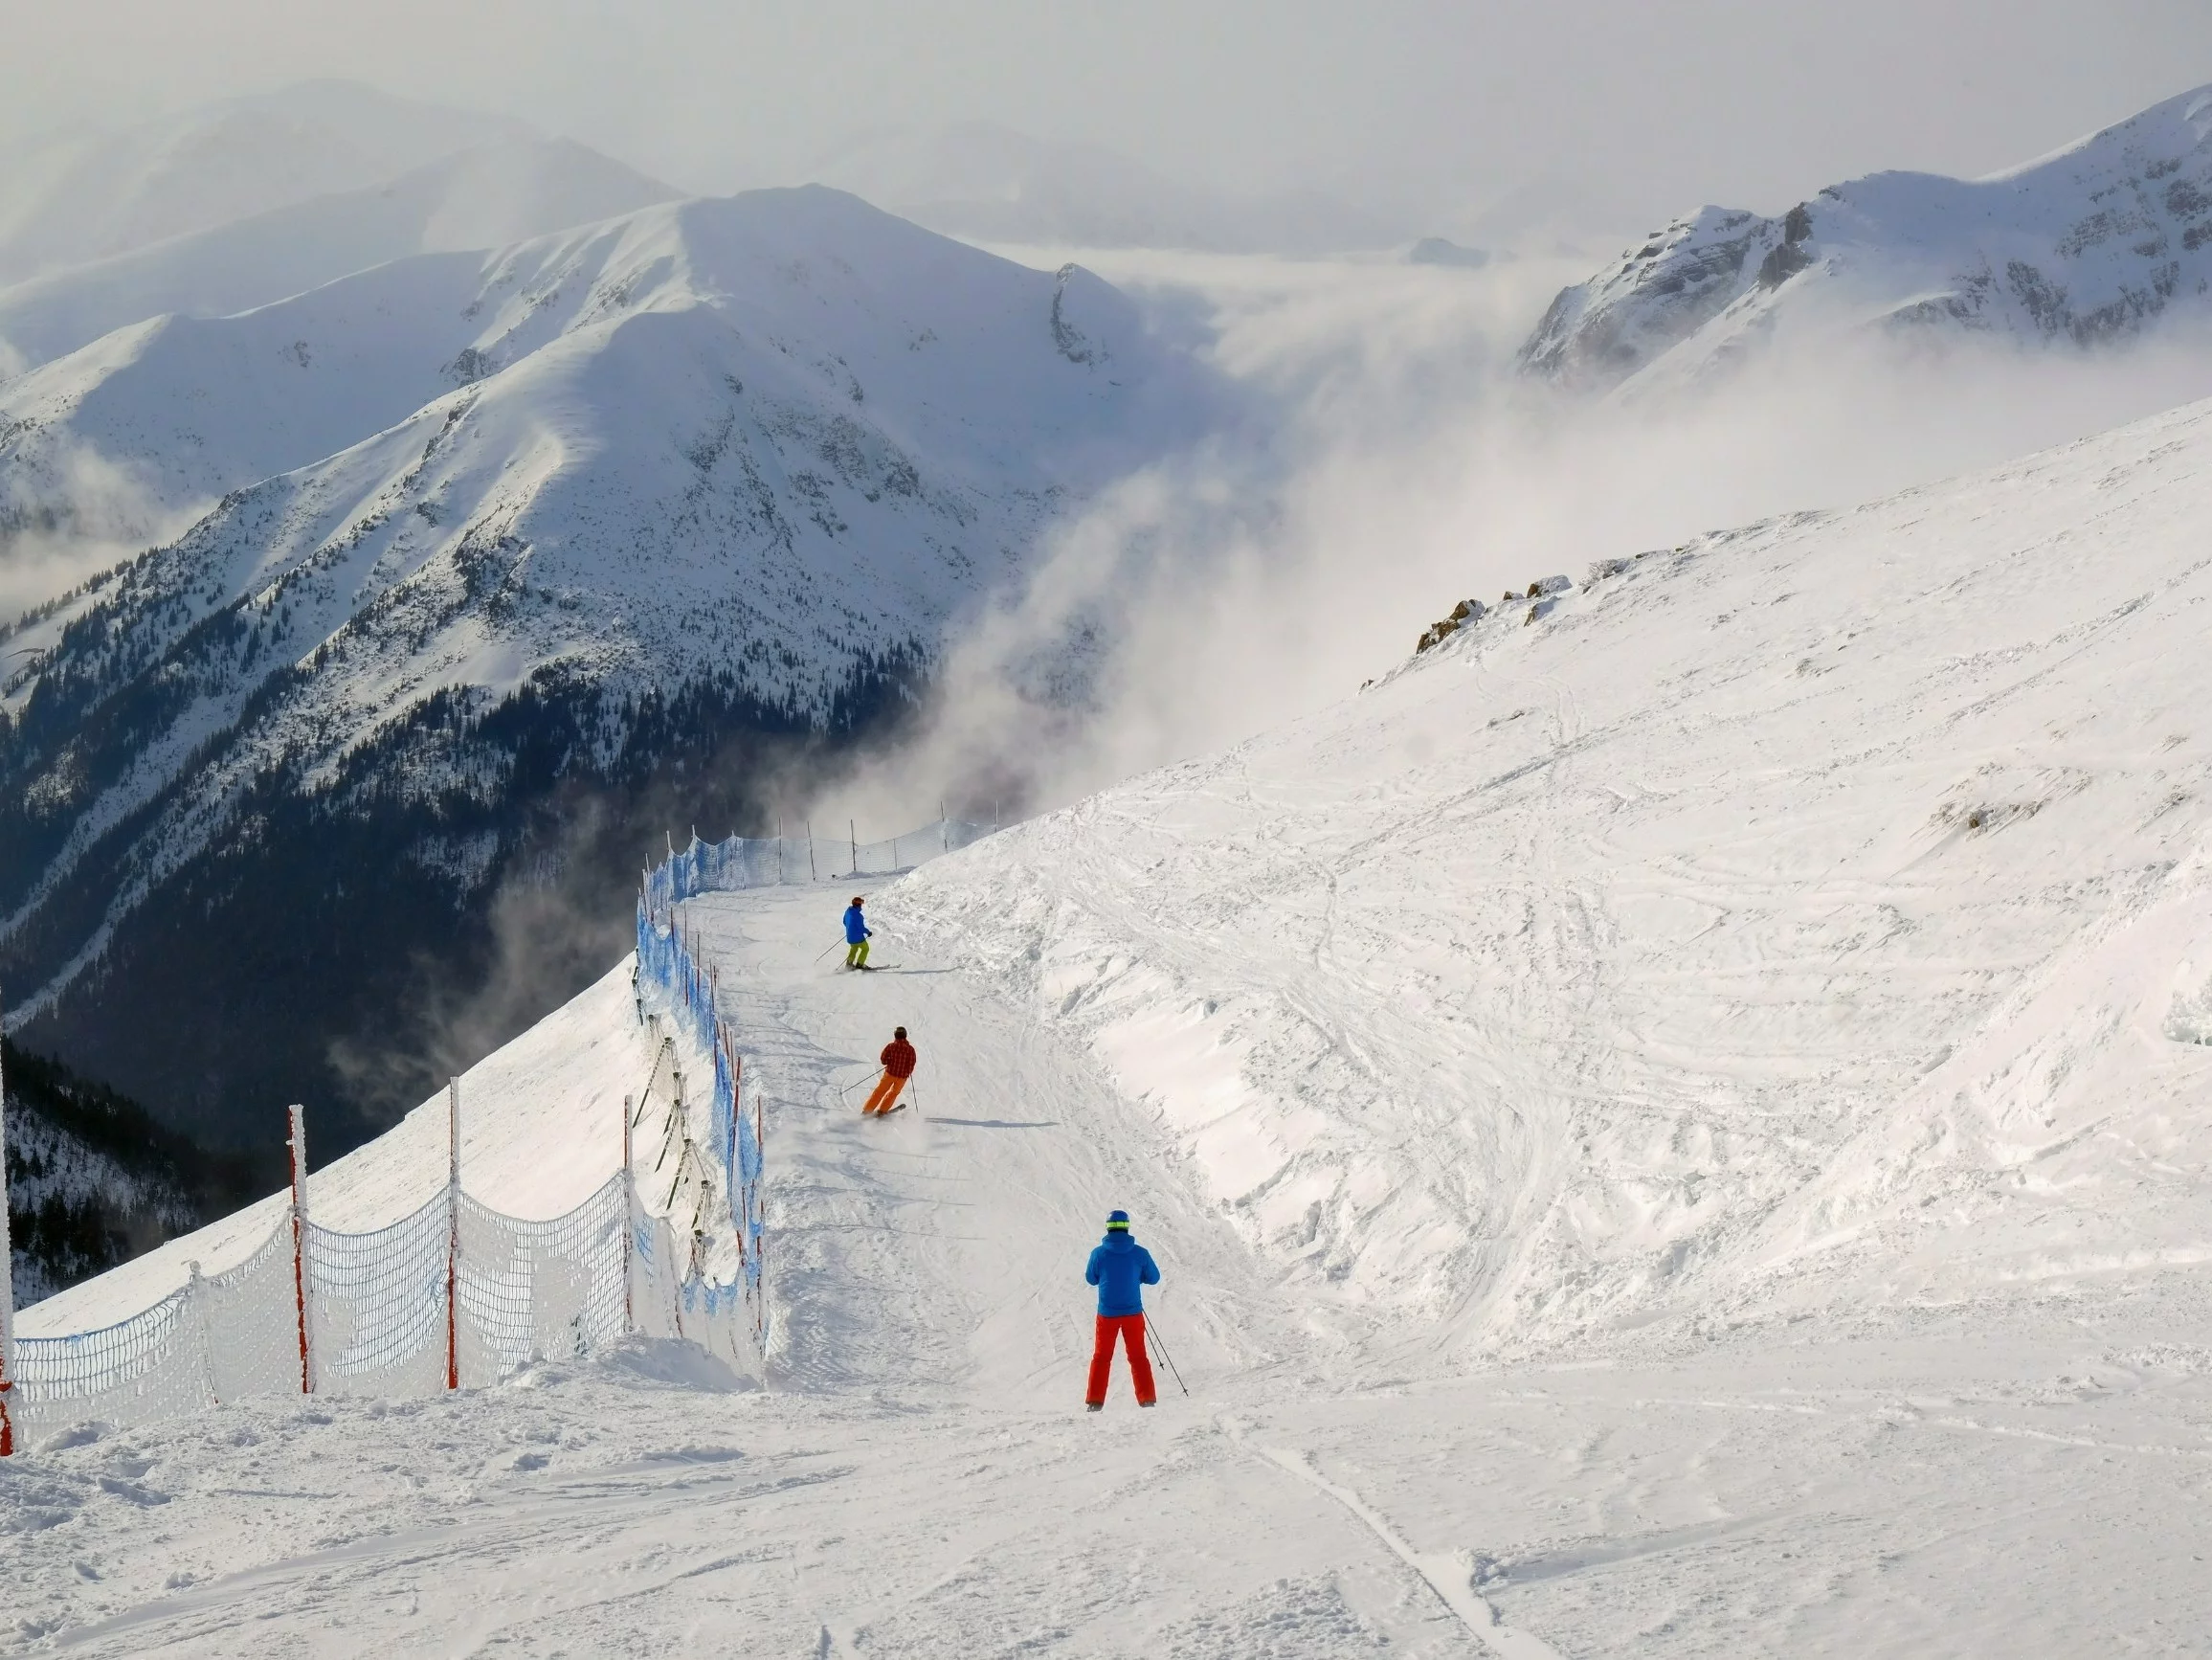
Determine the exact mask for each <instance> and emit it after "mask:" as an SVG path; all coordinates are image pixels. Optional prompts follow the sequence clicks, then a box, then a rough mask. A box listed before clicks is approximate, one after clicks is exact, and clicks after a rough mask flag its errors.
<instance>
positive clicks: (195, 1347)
mask: <svg viewBox="0 0 2212 1660" xmlns="http://www.w3.org/2000/svg"><path fill="white" fill-rule="evenodd" d="M199 1337H200V1333H199V1329H198V1321H197V1320H196V1318H195V1317H194V1313H193V1309H192V1298H191V1296H190V1292H189V1291H174V1292H171V1293H170V1294H169V1295H168V1296H166V1297H164V1298H163V1299H162V1300H161V1301H160V1302H158V1303H156V1304H155V1305H154V1306H153V1307H152V1308H150V1309H146V1310H144V1311H142V1312H139V1313H136V1314H133V1315H132V1316H131V1317H130V1318H129V1319H127V1320H119V1321H118V1322H116V1324H114V1325H112V1326H106V1327H103V1328H101V1330H100V1331H97V1332H78V1333H73V1334H71V1335H69V1336H66V1337H19V1338H17V1339H16V1341H15V1349H14V1355H13V1357H12V1361H11V1365H10V1367H9V1371H10V1373H11V1376H12V1377H13V1378H14V1380H15V1388H14V1391H13V1394H12V1397H11V1399H12V1401H13V1407H12V1410H13V1412H14V1414H15V1417H16V1422H17V1427H18V1428H19V1429H21V1430H22V1431H23V1433H24V1434H25V1435H26V1436H35V1435H39V1434H43V1433H45V1432H47V1431H49V1430H52V1429H56V1428H58V1427H60V1426H61V1425H63V1424H78V1423H81V1422H83V1421H84V1420H86V1419H94V1418H97V1419H102V1420H104V1421H106V1422H107V1423H110V1424H144V1423H146V1422H148V1421H149V1420H152V1419H156V1418H169V1417H174V1416H176V1415H177V1414H178V1413H182V1412H190V1411H192V1410H193V1409H195V1408H197V1407H201V1406H205V1405H206V1404H207V1403H208V1399H209V1396H208V1384H207V1370H206V1368H205V1366H204V1365H203V1364H202V1363H201V1360H200V1349H199Z"/></svg>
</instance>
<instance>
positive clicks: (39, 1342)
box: [8, 824, 984, 1438]
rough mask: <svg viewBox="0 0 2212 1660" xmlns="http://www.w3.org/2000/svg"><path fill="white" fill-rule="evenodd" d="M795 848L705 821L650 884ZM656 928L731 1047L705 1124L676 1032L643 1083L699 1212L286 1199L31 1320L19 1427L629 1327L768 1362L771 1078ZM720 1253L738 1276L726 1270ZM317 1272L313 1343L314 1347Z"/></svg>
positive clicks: (953, 829)
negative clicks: (127, 1286)
mask: <svg viewBox="0 0 2212 1660" xmlns="http://www.w3.org/2000/svg"><path fill="white" fill-rule="evenodd" d="M983 833H984V832H983V830H982V828H981V827H980V826H975V825H955V824H946V825H933V826H930V827H929V828H928V829H927V830H926V831H924V832H920V833H917V834H916V835H914V836H910V837H900V838H895V839H894V840H893V841H891V842H888V843H880V844H878V845H877V847H876V848H875V849H873V850H871V849H870V848H867V847H862V848H861V849H860V855H861V862H862V864H863V866H865V864H866V861H867V859H868V858H869V857H871V856H873V857H877V858H881V859H883V860H885V861H888V862H890V863H892V864H897V863H898V862H900V861H902V860H904V861H905V862H906V863H914V862H916V861H918V860H919V859H920V858H923V857H927V855H928V854H929V853H932V852H935V851H938V850H940V849H942V848H943V847H946V846H958V845H960V844H962V843H963V842H965V841H972V840H974V838H975V837H976V836H977V835H980V834H983ZM800 851H801V852H802V853H803V851H804V848H803V844H802V846H801V849H800ZM847 851H848V853H849V852H850V851H851V849H849V848H848V849H847ZM820 852H821V849H820V848H819V847H817V848H816V854H817V861H818V858H819V855H820ZM848 868H849V866H848ZM779 870H780V871H784V872H786V873H788V875H789V876H790V877H791V879H793V880H796V879H797V874H796V870H795V868H794V867H793V849H792V846H791V845H790V844H788V843H787V844H784V845H783V846H781V847H780V848H779V847H778V845H777V844H776V843H774V842H772V841H767V842H762V841H753V842H746V841H735V840H733V841H729V842H724V843H721V844H719V845H717V846H714V847H708V846H706V845H705V844H704V843H700V842H696V841H695V842H694V843H693V845H692V847H691V848H689V849H687V850H686V851H685V852H684V853H682V854H679V855H676V856H675V857H674V858H672V859H671V860H670V861H669V863H668V864H664V865H662V866H661V867H660V868H659V870H657V871H654V872H652V873H651V875H650V877H649V878H648V883H647V889H648V894H649V895H650V894H659V895H662V896H665V897H667V899H668V902H669V903H670V904H673V902H674V900H675V899H679V898H683V897H688V896H689V895H690V894H692V893H695V892H700V891H704V890H705V889H707V888H710V887H717V886H733V887H734V886H752V885H754V884H757V883H760V882H766V881H774V880H777V879H778V877H777V876H776V875H775V874H772V873H771V872H773V871H779ZM637 936H638V975H639V979H640V982H641V983H652V984H655V985H658V986H659V987H660V988H662V989H663V990H664V991H666V992H667V993H668V994H669V998H670V1002H671V1004H672V1005H673V1010H674V1012H675V1014H676V1015H677V1017H678V1018H679V1020H680V1021H682V1022H683V1023H685V1024H686V1025H688V1026H689V1027H690V1029H691V1032H692V1034H693V1035H694V1036H695V1037H696V1038H697V1040H698V1042H699V1043H700V1046H701V1047H702V1048H704V1050H705V1051H706V1052H707V1054H708V1056H709V1057H710V1058H711V1061H712V1083H711V1088H710V1089H709V1090H708V1092H707V1095H706V1097H705V1099H704V1102H703V1103H702V1105H704V1107H705V1109H706V1110H707V1112H708V1114H709V1115H710V1123H709V1125H708V1127H707V1136H706V1138H705V1139H704V1140H701V1139H695V1138H694V1134H693V1131H692V1128H691V1116H690V1112H689V1110H687V1109H686V1108H685V1107H684V1105H683V1104H682V1102H681V1098H680V1095H681V1083H680V1079H679V1075H678V1074H677V1073H676V1070H675V1066H674V1057H675V1050H674V1047H673V1045H672V1044H671V1043H668V1042H667V1041H666V1040H665V1039H663V1040H662V1041H660V1042H659V1043H656V1045H655V1051H654V1059H653V1063H652V1067H651V1071H650V1073H649V1075H648V1077H647V1080H646V1084H645V1090H644V1096H654V1095H657V1094H658V1095H659V1096H660V1098H661V1099H662V1100H664V1101H665V1102H666V1103H667V1108H668V1111H667V1113H666V1114H665V1115H664V1117H663V1123H664V1125H666V1126H667V1128H666V1131H665V1133H664V1136H663V1140H664V1142H665V1145H664V1146H663V1148H662V1151H661V1153H660V1159H661V1161H662V1162H663V1163H665V1162H666V1160H667V1158H668V1156H669V1152H670V1150H671V1149H676V1150H678V1151H677V1153H676V1165H675V1168H674V1170H673V1173H672V1174H669V1175H661V1174H660V1173H659V1170H658V1169H656V1170H655V1173H654V1175H655V1178H656V1180H657V1181H658V1182H666V1183H668V1184H669V1185H668V1190H667V1192H666V1193H665V1194H662V1193H660V1191H659V1187H658V1186H656V1188H655V1200H654V1202H656V1203H658V1202H660V1200H662V1199H665V1200H666V1202H667V1203H668V1204H670V1205H673V1206H675V1207H676V1209H677V1210H678V1212H680V1217H678V1218H675V1219H672V1218H670V1217H664V1216H659V1215H652V1214H648V1213H647V1211H646V1210H645V1209H644V1208H643V1207H641V1206H640V1205H639V1203H638V1201H637V1194H636V1190H635V1189H634V1187H633V1185H632V1182H631V1178H630V1176H629V1174H628V1173H627V1172H618V1173H617V1174H616V1175H614V1177H612V1178H609V1179H608V1181H607V1182H606V1183H605V1184H604V1185H602V1186H601V1187H600V1188H599V1189H598V1191H597V1192H595V1193H593V1194H592V1196H591V1197H590V1198H589V1199H587V1200H584V1202H583V1203H582V1204H580V1205H578V1206H577V1207H576V1208H575V1209H574V1210H572V1211H570V1212H569V1213H568V1214H567V1215H566V1216H559V1217H554V1218H551V1219H550V1220H547V1221H545V1222H526V1221H524V1220H522V1219H521V1218H518V1217H510V1216H504V1215H502V1214H501V1213H500V1212H498V1211H495V1210H493V1209H491V1208H490V1207H489V1206H487V1205H484V1204H481V1203H480V1202H479V1201H478V1200H473V1199H471V1198H469V1197H468V1196H467V1195H465V1194H462V1195H458V1196H456V1195H452V1194H449V1193H447V1192H444V1191H440V1192H439V1193H437V1194H436V1196H434V1197H433V1198H431V1199H430V1200H427V1201H426V1202H425V1203H424V1204H422V1205H421V1206H420V1207H419V1208H418V1209H417V1210H415V1211H414V1212H413V1214H412V1215H410V1216H407V1217H403V1218H401V1219H400V1220H399V1221H398V1222H395V1223H391V1224H390V1225H388V1226H385V1227H381V1228H376V1229H373V1230H371V1231H369V1232H368V1233H341V1232H338V1231H337V1230H335V1229H332V1228H326V1227H322V1226H320V1225H317V1224H316V1223H313V1222H312V1220H310V1221H309V1222H308V1223H306V1225H305V1226H303V1227H296V1226H295V1223H294V1222H293V1219H292V1218H291V1216H289V1215H287V1216H285V1217H284V1218H283V1219H282V1220H280V1221H279V1223H278V1224H277V1225H276V1227H275V1228H274V1229H273V1230H272V1231H271V1233H270V1235H269V1237H268V1238H267V1239H265V1240H264V1241H262V1243H261V1244H260V1245H258V1246H257V1247H256V1248H255V1250H254V1251H253V1253H252V1254H251V1255H249V1256H248V1257H247V1258H246V1259H245V1260H244V1261H243V1262H241V1263H239V1264H237V1265H236V1266H235V1267H230V1268H226V1269H225V1270H223V1272H221V1273H219V1274H213V1275H210V1276H208V1277H206V1278H202V1277H200V1276H198V1275H197V1274H195V1275H194V1276H193V1277H192V1278H191V1280H190V1282H189V1283H188V1284H187V1285H186V1286H185V1287H184V1288H183V1289H182V1290H177V1291H175V1292H172V1293H171V1294H170V1295H168V1296H167V1297H164V1298H163V1299H162V1300H161V1301H160V1302H158V1303H156V1304H155V1305H154V1306H153V1307H152V1308H150V1309H146V1310H145V1311H143V1312H140V1313H137V1314H134V1315H132V1316H131V1317H130V1318H129V1319H127V1320H122V1321H119V1322H117V1323H116V1324H115V1325H113V1326H108V1327H105V1328H103V1329H101V1330H100V1331H97V1332H82V1333H77V1334H74V1335H68V1336H57V1337H29V1338H18V1339H17V1340H16V1341H15V1342H14V1343H13V1344H12V1345H11V1353H10V1355H9V1357H8V1358H9V1367H8V1370H9V1374H10V1376H11V1378H12V1379H13V1380H14V1384H15V1388H14V1390H13V1393H12V1396H11V1412H12V1416H13V1419H14V1422H15V1426H16V1428H17V1429H18V1430H19V1431H21V1432H22V1434H23V1435H24V1436H25V1437H26V1438H28V1437H32V1436H35V1435H38V1434H42V1433H49V1432H51V1431H52V1430H53V1429H55V1428H57V1427H60V1426H63V1425H66V1424H76V1423H81V1422H83V1421H85V1420H88V1419H103V1420H106V1421H108V1422H110V1423H116V1424H138V1423H145V1422H148V1421H150V1420H154V1419H159V1418H166V1417H171V1416H175V1415H177V1414H180V1413H185V1412H190V1411H192V1410H194V1409H195V1408H197V1407H200V1406H204V1405H206V1404H207V1403H208V1402H212V1401H235V1400H239V1399H241V1398H244V1397H246V1396H251V1395H289V1394H294V1393H297V1392H299V1391H300V1390H301V1388H302V1377H303V1375H304V1374H308V1373H311V1375H312V1377H311V1388H312V1390H313V1392H315V1393H318V1394H334V1395H370V1394H374V1395H427V1394H432V1393H436V1391H438V1390H441V1389H443V1388H444V1387H445V1386H446V1382H447V1379H448V1376H449V1366H452V1367H454V1368H455V1369H456V1370H458V1375H459V1380H460V1382H461V1383H462V1384H463V1385H464V1386H477V1385H481V1384H484V1383H489V1382H492V1381H495V1380H498V1379H499V1378H500V1377H502V1376H503V1375H504V1374H506V1373H507V1372H510V1371H512V1370H513V1369H514V1368H515V1367H516V1366H518V1365H521V1364H522V1363H524V1362H525V1361H527V1360H529V1359H531V1358H533V1357H538V1356H545V1357H561V1358H570V1357H579V1356H583V1355H588V1354H591V1353H592V1352H594V1351H596V1350H598V1349H601V1348H604V1347H605V1346H606V1345H608V1344H610V1343H613V1342H614V1341H616V1340H618V1339H619V1338H620V1337H621V1335H623V1333H624V1332H625V1331H635V1332H639V1333H642V1334H644V1335H648V1336H655V1337H681V1338H688V1339H689V1340H691V1341H692V1342H695V1343H698V1344H700V1345H701V1346H702V1347H704V1348H705V1349H706V1350H707V1351H708V1352H709V1353H711V1354H714V1355H717V1356H719V1357H722V1358H723V1359H725V1360H727V1361H728V1362H729V1363H730V1364H731V1365H733V1366H736V1367H738V1368H740V1369H744V1370H751V1369H753V1368H755V1367H757V1366H758V1365H759V1364H760V1361H761V1355H762V1352H763V1350H764V1348H765V1345H766V1342H767V1334H768V1290H767V1285H766V1281H765V1276H764V1273H763V1265H764V1262H765V1259H766V1254H767V1253H766V1228H765V1225H764V1220H763V1203H762V1198H763V1194H762V1185H763V1181H764V1178H765V1160H764V1158H763V1156H762V1153H763V1148H762V1141H763V1138H764V1135H765V1132H766V1124H765V1119H764V1114H763V1111H762V1102H761V1097H760V1095H759V1092H758V1090H757V1088H755V1089H754V1090H753V1092H752V1099H751V1102H750V1103H749V1105H750V1110H749V1111H748V1110H747V1105H748V1104H747V1102H746V1100H745V1095H746V1085H747V1084H748V1083H749V1080H748V1079H746V1078H745V1077H743V1075H742V1071H741V1063H740V1057H739V1054H738V1048H737V1044H736V1042H735V1040H734V1038H733V1036H732V1035H731V1033H730V1031H729V1029H728V1028H727V1027H726V1025H725V1024H724V1023H723V1021H722V1017H721V1012H720V1010H719V1009H718V1008H717V1006H716V998H715V992H714V979H713V976H712V974H711V973H709V972H706V971H704V970H703V968H702V967H701V965H700V963H699V961H698V959H697V958H695V957H694V956H693V954H692V953H691V950H690V946H689V942H688V940H686V939H685V938H683V937H682V936H681V933H680V932H679V931H677V929H676V928H675V927H674V926H673V923H672V922H671V921H669V920H666V919H665V918H663V919H658V920H657V919H656V917H655V915H654V913H653V910H652V909H651V908H650V907H649V906H648V905H647V904H644V903H640V905H639V907H638V926H637ZM655 1018H656V1020H658V1019H659V1017H658V1016H656V1017H655ZM644 1096H641V1097H640V1098H639V1102H638V1105H637V1122H642V1121H643V1119H644V1117H645V1116H646V1114H645V1110H644ZM716 1164H719V1166H720V1169H719V1171H717V1170H715V1169H714V1168H713V1166H714V1165H716ZM638 1179H639V1181H640V1182H643V1181H644V1180H645V1176H644V1173H643V1171H642V1170H641V1171H640V1173H639V1178H638ZM725 1225H726V1227H727V1229H728V1230H729V1231H728V1233H727V1234H726V1235H725V1234H723V1232H722V1228H723V1227H724V1226H725ZM731 1245H734V1246H735V1250H734V1261H733V1260H732V1252H731V1250H730V1248H729V1247H730V1246H731ZM715 1261H719V1262H720V1264H721V1265H722V1269H724V1270H727V1271H729V1272H731V1274H732V1277H731V1278H730V1279H728V1280H727V1281H723V1280H717V1279H714V1278H711V1277H710V1276H709V1274H708V1273H707V1271H706V1267H707V1265H708V1264H709V1263H712V1262H715ZM449 1283H450V1284H452V1285H453V1286H454V1287H455V1288H456V1290H455V1294H454V1296H453V1299H452V1300H453V1303H454V1305H455V1307H454V1311H453V1317H452V1320H451V1323H450V1324H449V1319H448V1310H447V1301H448V1296H447V1288H448V1285H449ZM302 1290H304V1293H305V1302H306V1308H307V1313H306V1324H307V1328H308V1333H307V1335H308V1336H309V1338H310V1339H311V1340H310V1342H309V1344H308V1348H309V1350H310V1353H311V1364H310V1363H308V1362H307V1361H306V1360H305V1359H304V1358H303V1357H302V1352H301V1349H302V1345H301V1336H302V1334H301V1322H302V1314H301V1301H302Z"/></svg>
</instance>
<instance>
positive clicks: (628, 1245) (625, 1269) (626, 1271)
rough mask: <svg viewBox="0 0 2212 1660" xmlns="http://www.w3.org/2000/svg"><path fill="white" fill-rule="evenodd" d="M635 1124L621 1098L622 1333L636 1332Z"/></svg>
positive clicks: (626, 1098) (628, 1103)
mask: <svg viewBox="0 0 2212 1660" xmlns="http://www.w3.org/2000/svg"><path fill="white" fill-rule="evenodd" d="M635 1122H636V1120H635V1116H634V1113H633V1110H632V1106H631V1100H630V1097H629V1096H627V1095H625V1096H623V1097H622V1330H623V1331H624V1332H625V1333H629V1332H635V1331H636V1330H637V1310H636V1308H635V1306H634V1305H635V1303H636V1294H635V1292H634V1291H633V1290H632V1288H633V1287H634V1286H636V1285H637V1265H636V1264H635V1263H634V1262H633V1261H632V1260H631V1259H632V1257H633V1255H634V1254H635V1253H636V1251H637V1175H636V1165H635V1164H634V1162H633V1155H632V1154H631V1150H630V1132H631V1128H632V1126H633V1124H634V1123H635Z"/></svg>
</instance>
